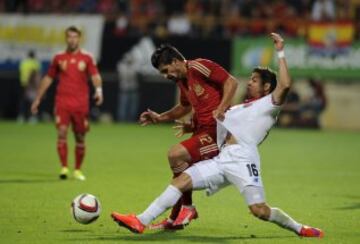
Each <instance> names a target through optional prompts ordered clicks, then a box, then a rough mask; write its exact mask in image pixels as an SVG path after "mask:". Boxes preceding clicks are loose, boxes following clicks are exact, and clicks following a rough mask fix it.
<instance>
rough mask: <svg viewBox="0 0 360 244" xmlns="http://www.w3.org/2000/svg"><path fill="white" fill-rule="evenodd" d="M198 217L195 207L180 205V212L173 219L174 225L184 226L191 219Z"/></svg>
mask: <svg viewBox="0 0 360 244" xmlns="http://www.w3.org/2000/svg"><path fill="white" fill-rule="evenodd" d="M198 217H199V215H198V213H197V211H196V208H195V207H187V206H182V208H181V210H180V213H179V215H178V217H177V218H176V220H175V221H174V223H173V225H174V226H177V227H178V226H184V225H188V224H189V223H190V222H191V221H192V220H193V219H197V218H198Z"/></svg>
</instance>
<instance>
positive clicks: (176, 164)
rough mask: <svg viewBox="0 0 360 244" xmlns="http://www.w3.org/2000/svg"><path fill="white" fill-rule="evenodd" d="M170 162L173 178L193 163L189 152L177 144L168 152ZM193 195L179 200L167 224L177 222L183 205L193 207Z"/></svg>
mask: <svg viewBox="0 0 360 244" xmlns="http://www.w3.org/2000/svg"><path fill="white" fill-rule="evenodd" d="M168 161H169V164H170V168H171V171H172V173H173V178H176V177H177V176H179V175H180V174H181V173H182V172H183V171H184V170H185V169H187V168H188V167H189V166H190V162H191V161H192V159H191V155H190V153H189V152H188V150H187V149H186V148H185V147H184V146H183V145H182V144H177V145H175V146H172V147H171V148H170V150H169V152H168ZM191 195H192V192H191V191H189V192H186V193H184V194H183V196H182V199H179V201H178V202H177V203H176V204H175V206H174V207H173V208H172V210H171V214H170V216H169V218H168V219H167V222H169V223H171V224H172V223H173V222H174V221H175V220H176V218H177V216H178V215H179V212H180V210H181V206H182V205H183V204H187V205H192V198H191ZM184 198H185V199H184ZM169 227H170V226H169Z"/></svg>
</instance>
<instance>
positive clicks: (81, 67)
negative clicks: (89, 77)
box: [78, 60, 86, 71]
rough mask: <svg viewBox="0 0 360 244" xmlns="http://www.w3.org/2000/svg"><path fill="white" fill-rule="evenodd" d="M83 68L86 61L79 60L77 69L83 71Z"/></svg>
mask: <svg viewBox="0 0 360 244" xmlns="http://www.w3.org/2000/svg"><path fill="white" fill-rule="evenodd" d="M85 68H86V63H85V62H84V61H82V60H81V61H80V62H79V63H78V69H79V70H80V71H84V70H85Z"/></svg>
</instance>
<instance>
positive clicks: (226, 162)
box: [185, 145, 265, 204]
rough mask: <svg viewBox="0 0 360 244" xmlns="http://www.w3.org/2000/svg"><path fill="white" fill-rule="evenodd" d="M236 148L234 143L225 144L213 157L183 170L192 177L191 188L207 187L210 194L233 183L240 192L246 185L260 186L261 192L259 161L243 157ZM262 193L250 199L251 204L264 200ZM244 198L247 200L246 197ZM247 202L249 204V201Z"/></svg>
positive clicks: (200, 188) (242, 191)
mask: <svg viewBox="0 0 360 244" xmlns="http://www.w3.org/2000/svg"><path fill="white" fill-rule="evenodd" d="M238 149H239V148H238V147H237V146H236V145H229V146H226V147H224V148H223V149H222V150H221V152H220V154H219V155H218V156H216V157H215V158H212V159H209V160H204V161H201V162H198V163H196V164H194V165H193V166H191V167H190V168H188V169H187V170H185V173H186V174H188V175H190V177H191V179H192V185H193V189H194V190H202V189H207V194H208V195H211V194H214V193H215V192H217V191H218V190H220V189H221V188H223V187H225V186H227V185H230V184H233V185H234V186H235V187H236V188H237V189H238V190H239V191H240V193H242V194H243V193H244V190H245V187H247V186H255V187H260V188H261V191H262V192H263V184H262V180H261V175H260V162H254V161H252V160H249V159H247V158H246V157H243V156H242V155H241V153H239V150H238ZM254 158H256V157H254ZM255 161H256V160H255ZM260 195H261V194H260ZM262 195H263V196H260V198H261V199H258V200H256V199H252V200H251V204H253V203H260V202H264V201H265V199H264V198H265V197H264V194H262ZM245 198H246V200H247V198H248V197H247V196H245ZM254 201H255V202H254ZM247 203H248V204H250V203H249V201H247Z"/></svg>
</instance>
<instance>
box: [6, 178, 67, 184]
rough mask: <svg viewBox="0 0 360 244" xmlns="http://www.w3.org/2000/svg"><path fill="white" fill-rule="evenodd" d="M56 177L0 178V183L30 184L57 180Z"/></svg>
mask: <svg viewBox="0 0 360 244" xmlns="http://www.w3.org/2000/svg"><path fill="white" fill-rule="evenodd" d="M59 181H60V180H58V179H54V178H51V179H3V180H1V179H0V184H31V183H51V182H59Z"/></svg>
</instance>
